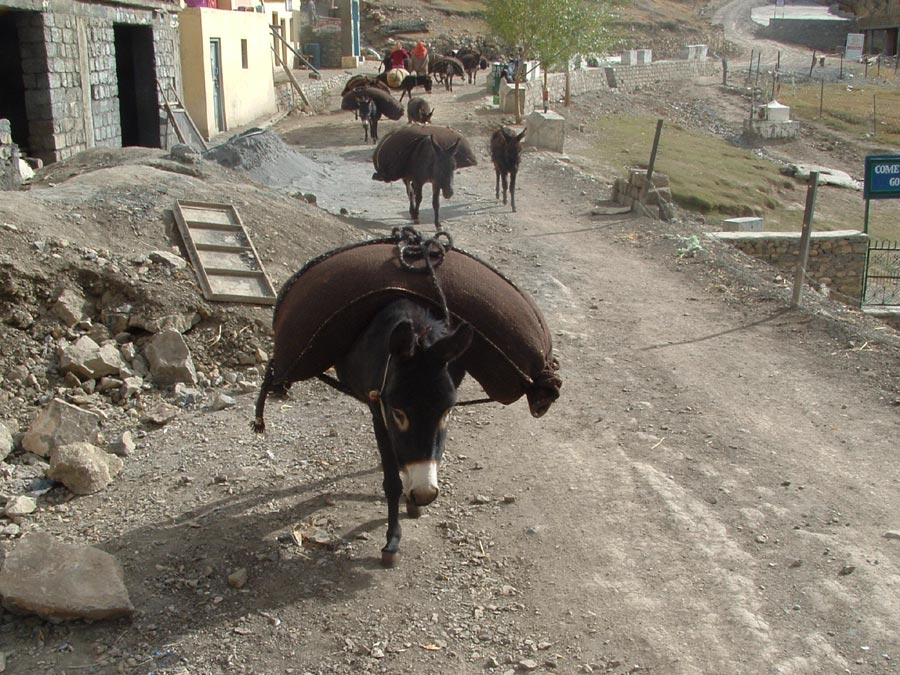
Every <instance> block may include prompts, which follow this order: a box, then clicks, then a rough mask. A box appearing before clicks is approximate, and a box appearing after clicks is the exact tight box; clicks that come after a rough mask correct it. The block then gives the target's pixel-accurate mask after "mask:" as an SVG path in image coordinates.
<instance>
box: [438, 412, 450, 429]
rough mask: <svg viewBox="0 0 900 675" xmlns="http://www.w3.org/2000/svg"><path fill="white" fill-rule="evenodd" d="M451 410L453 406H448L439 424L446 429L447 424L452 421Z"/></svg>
mask: <svg viewBox="0 0 900 675" xmlns="http://www.w3.org/2000/svg"><path fill="white" fill-rule="evenodd" d="M451 410H453V408H448V409H447V410H446V412H444V414H443V415H441V421H440V422H439V424H440V425H441V429H446V428H447V425H448V424H449V423H450V411H451Z"/></svg>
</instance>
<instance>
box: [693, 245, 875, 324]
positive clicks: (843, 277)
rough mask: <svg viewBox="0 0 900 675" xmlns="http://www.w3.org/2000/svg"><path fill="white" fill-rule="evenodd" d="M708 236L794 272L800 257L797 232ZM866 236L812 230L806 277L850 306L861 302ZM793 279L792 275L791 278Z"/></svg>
mask: <svg viewBox="0 0 900 675" xmlns="http://www.w3.org/2000/svg"><path fill="white" fill-rule="evenodd" d="M709 236H711V237H715V238H716V239H719V240H720V241H724V242H727V243H729V244H731V245H732V246H734V247H736V248H738V249H740V250H741V251H743V252H744V253H746V254H747V255H750V256H753V257H754V258H759V259H760V260H764V261H765V262H767V263H769V264H770V265H772V266H773V267H775V268H777V269H779V270H781V271H782V272H784V273H786V274H790V275H793V274H794V272H795V271H796V269H797V262H798V260H799V258H800V233H799V232H714V233H712V234H710V235H709ZM868 246H869V236H868V235H867V234H865V233H863V232H860V231H859V230H838V231H834V232H813V233H812V236H811V238H810V248H809V260H808V261H807V266H806V269H807V274H806V280H807V283H809V284H810V285H811V286H815V287H817V288H820V289H823V288H827V289H828V291H829V293H831V295H832V296H833V297H834V298H835V299H836V300H839V301H841V302H843V303H844V304H846V305H850V306H851V307H860V306H861V305H862V294H863V286H864V283H865V275H866V251H867V249H868ZM791 278H793V276H792V277H791Z"/></svg>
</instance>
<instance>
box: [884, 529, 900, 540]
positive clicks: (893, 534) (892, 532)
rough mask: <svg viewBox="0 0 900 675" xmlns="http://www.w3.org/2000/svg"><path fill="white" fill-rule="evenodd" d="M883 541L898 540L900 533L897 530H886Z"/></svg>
mask: <svg viewBox="0 0 900 675" xmlns="http://www.w3.org/2000/svg"><path fill="white" fill-rule="evenodd" d="M884 538H885V539H900V531H898V530H888V531H887V532H885V533H884Z"/></svg>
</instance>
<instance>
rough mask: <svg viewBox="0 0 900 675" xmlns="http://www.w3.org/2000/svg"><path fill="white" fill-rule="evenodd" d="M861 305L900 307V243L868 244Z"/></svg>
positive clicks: (879, 242)
mask: <svg viewBox="0 0 900 675" xmlns="http://www.w3.org/2000/svg"><path fill="white" fill-rule="evenodd" d="M863 305H866V306H887V307H900V242H896V241H872V242H870V243H869V250H868V252H867V254H866V289H865V292H864V293H863Z"/></svg>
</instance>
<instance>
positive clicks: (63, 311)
mask: <svg viewBox="0 0 900 675" xmlns="http://www.w3.org/2000/svg"><path fill="white" fill-rule="evenodd" d="M53 313H54V314H55V315H56V316H57V317H59V320H60V321H62V322H63V323H64V324H65V325H66V326H68V327H70V328H71V327H72V326H74V325H75V324H76V323H78V322H79V321H84V319H86V318H87V313H88V304H87V300H85V298H84V295H83V294H82V293H81V291H80V290H78V289H75V288H65V289H63V290H62V292H60V294H59V296H58V297H57V298H56V304H54V305H53Z"/></svg>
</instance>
